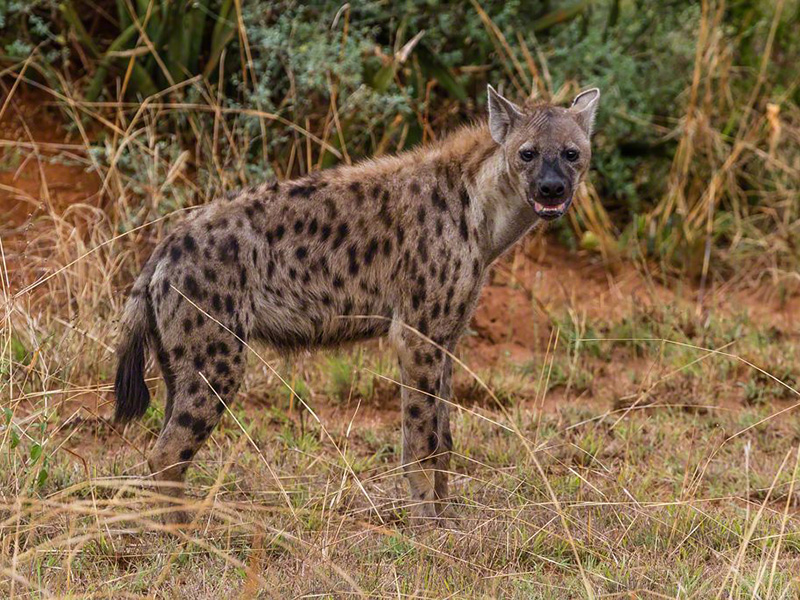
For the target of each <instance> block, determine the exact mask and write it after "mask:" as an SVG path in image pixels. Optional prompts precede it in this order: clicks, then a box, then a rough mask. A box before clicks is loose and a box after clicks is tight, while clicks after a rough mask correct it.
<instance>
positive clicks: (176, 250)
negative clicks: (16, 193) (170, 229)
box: [169, 246, 183, 262]
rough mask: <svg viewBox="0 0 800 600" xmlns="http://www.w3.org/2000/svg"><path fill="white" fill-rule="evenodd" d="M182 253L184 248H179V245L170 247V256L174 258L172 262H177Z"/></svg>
mask: <svg viewBox="0 0 800 600" xmlns="http://www.w3.org/2000/svg"><path fill="white" fill-rule="evenodd" d="M182 255H183V250H181V249H180V248H178V246H173V247H172V248H170V249H169V257H170V258H171V259H172V262H177V261H178V260H179V259H180V257H181V256H182Z"/></svg>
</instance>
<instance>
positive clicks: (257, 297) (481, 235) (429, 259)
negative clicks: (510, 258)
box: [116, 90, 596, 519]
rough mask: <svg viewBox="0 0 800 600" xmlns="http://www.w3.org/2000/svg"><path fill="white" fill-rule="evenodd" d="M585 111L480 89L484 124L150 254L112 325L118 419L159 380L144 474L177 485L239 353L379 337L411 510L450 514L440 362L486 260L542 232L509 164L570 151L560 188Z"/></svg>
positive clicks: (422, 514)
mask: <svg viewBox="0 0 800 600" xmlns="http://www.w3.org/2000/svg"><path fill="white" fill-rule="evenodd" d="M579 98H580V97H579ZM595 100H596V97H595V98H594V99H593V100H592V103H591V105H589V107H588V108H587V107H585V106H582V105H581V103H579V102H578V100H576V105H575V106H573V107H572V108H570V109H565V108H559V107H556V106H551V105H538V106H528V107H522V108H520V107H517V106H516V105H513V104H511V103H510V102H508V101H507V100H505V99H504V98H502V97H500V96H499V95H497V94H496V93H495V92H494V91H493V90H491V93H490V109H491V111H490V119H489V122H488V123H484V124H479V125H475V126H471V127H467V128H464V129H461V130H459V131H457V132H455V133H454V134H452V135H450V136H449V137H446V138H445V139H443V140H442V141H441V142H439V143H436V144H433V145H431V146H429V147H425V148H421V149H417V150H414V151H411V152H407V153H404V154H400V155H399V156H396V157H392V158H382V159H378V160H373V161H366V162H363V163H360V164H358V165H355V166H352V167H341V168H337V169H333V170H329V171H324V172H320V173H315V174H313V175H310V176H308V177H304V178H302V179H300V180H296V181H288V182H285V183H281V184H277V183H274V182H273V183H265V184H262V185H259V186H256V187H253V188H249V189H245V190H241V191H238V192H235V193H231V194H228V195H227V196H225V197H224V198H222V199H220V200H218V201H215V202H212V203H211V204H209V205H208V206H206V207H204V208H203V209H200V210H198V211H196V212H194V213H192V215H191V216H190V217H189V218H188V219H187V220H186V221H184V222H183V223H182V224H180V225H179V226H178V227H177V228H176V229H175V231H174V232H172V233H171V234H170V235H169V236H168V237H167V238H166V239H164V240H163V241H162V242H161V243H160V244H159V246H158V247H157V248H156V250H155V251H154V253H153V255H152V257H151V259H150V260H149V261H148V263H147V265H146V266H145V268H144V270H143V271H142V273H141V275H140V276H139V278H138V279H137V280H136V282H135V284H134V286H133V289H132V291H131V295H130V298H129V300H128V304H127V306H126V312H125V315H124V319H123V325H124V328H123V333H124V335H123V339H122V342H121V344H120V349H119V357H120V362H119V367H118V374H117V380H116V402H117V404H116V416H117V418H118V419H119V420H120V421H128V420H130V419H133V418H135V417H138V416H141V415H142V414H143V413H144V411H145V410H146V408H147V405H148V403H149V400H150V397H149V393H148V392H147V387H146V386H145V383H144V378H143V369H144V360H143V356H144V349H145V345H146V346H148V347H149V348H150V349H151V350H152V351H153V353H154V355H155V357H156V359H157V362H158V364H159V365H160V368H161V372H162V374H163V377H164V379H165V381H166V388H167V399H166V410H165V422H164V425H163V429H162V431H161V434H160V436H159V438H158V440H157V442H156V444H155V447H154V448H153V450H152V452H151V454H150V455H149V459H148V460H149V464H150V468H151V470H152V472H153V474H154V477H155V478H156V479H157V480H158V481H161V482H169V483H173V484H174V483H176V482H181V481H182V480H183V477H184V473H185V471H186V468H187V466H188V464H189V462H190V461H191V460H192V458H193V457H194V456H195V454H196V453H197V451H198V450H199V448H200V447H201V446H202V444H203V443H204V442H205V440H206V439H207V438H208V436H209V435H210V434H211V432H212V430H213V429H214V427H215V425H216V424H217V423H218V422H219V420H220V418H221V416H222V413H223V412H224V411H225V406H226V405H228V406H230V405H231V404H233V402H234V399H235V395H236V392H237V390H238V389H239V386H240V384H241V382H242V378H243V375H244V369H245V342H247V343H249V342H252V341H261V342H265V343H266V344H269V345H271V346H273V347H274V348H277V349H279V350H283V351H296V350H300V349H310V348H320V347H326V346H337V345H339V344H341V343H344V342H351V341H355V340H362V339H367V338H373V337H376V336H388V337H389V338H390V340H391V341H392V342H393V345H394V347H395V348H396V350H397V354H398V357H399V361H400V369H401V376H402V383H403V387H402V412H403V417H402V429H403V456H404V458H403V462H404V465H405V470H406V475H407V477H408V480H409V482H410V488H411V495H412V504H411V507H412V512H413V514H414V515H415V516H416V517H418V518H421V519H427V518H430V519H437V518H442V517H444V516H446V515H447V512H448V510H449V509H448V508H447V503H446V502H445V501H446V499H447V497H448V485H447V475H448V471H449V464H450V452H451V450H452V447H453V438H452V435H451V432H450V422H449V414H448V401H449V399H450V394H451V385H450V381H451V376H452V364H451V359H450V358H449V356H448V353H450V352H452V351H453V350H454V348H455V346H456V342H457V341H458V339H459V337H460V336H461V334H462V333H463V331H464V329H465V327H466V326H467V324H468V322H469V319H470V316H471V315H472V312H473V310H474V308H475V304H476V302H477V300H478V296H479V294H480V291H481V288H482V286H483V284H484V281H485V278H486V273H487V269H488V268H489V266H490V265H491V263H492V262H493V261H494V260H496V259H497V257H498V256H500V255H501V254H502V253H503V252H504V251H505V250H507V249H508V248H509V247H510V246H511V245H512V244H513V243H514V242H515V241H516V240H518V239H519V238H520V237H521V236H522V235H524V234H525V233H526V232H527V231H529V230H530V229H531V228H532V227H534V226H535V225H536V224H537V223H538V222H539V220H540V219H539V218H538V216H537V214H536V211H535V210H534V208H533V206H534V205H533V200H532V198H533V197H534V196H535V189H534V188H535V186H536V183H537V181H538V180H539V179H541V173H542V172H543V169H544V167H543V166H541V165H539V166H536V165H535V164H533V165H528V164H527V163H526V165H520V164H519V160H518V158H517V155H518V152H520V149H521V148H526V147H529V146H531V145H536V146H537V148H538V149H539V152H540V154H541V155H542V157H543V158H542V160H543V161H545V160H551V159H552V160H553V161H556V160H557V155H558V153H560V152H562V151H563V149H564V148H565V147H567V146H570V147H577V148H579V149H580V152H581V153H582V158H581V162H580V163H579V164H573V165H571V166H570V168H569V169H568V168H567V166H564V167H563V168H562V172H563V171H567V175H568V176H569V182H568V183H569V185H570V189H572V190H574V189H575V187H576V186H577V183H578V181H579V180H580V178H581V177H582V176H583V174H584V173H585V171H586V168H587V166H588V159H589V152H590V151H589V135H590V127H591V119H589V121H588V123H589V125H588V126H587V125H586V119H587V117H588V115H587V114H586V111H587V110H591V112H592V114H593V112H594V101H595ZM498 135H500V137H499V138H498ZM551 155H552V156H551ZM530 162H533V161H530ZM543 164H545V163H544V162H542V165H543ZM553 164H555V163H553ZM570 169H571V170H570ZM531 190H534V191H531ZM164 492H165V493H174V494H177V493H178V490H177V488H176V487H175V486H174V485H173V486H164ZM182 518H183V517H182V516H179V517H178V519H182Z"/></svg>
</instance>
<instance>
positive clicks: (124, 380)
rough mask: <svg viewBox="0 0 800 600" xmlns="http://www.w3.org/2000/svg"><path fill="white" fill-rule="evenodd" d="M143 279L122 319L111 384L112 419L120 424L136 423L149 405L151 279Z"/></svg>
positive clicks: (131, 296) (134, 291)
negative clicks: (147, 356)
mask: <svg viewBox="0 0 800 600" xmlns="http://www.w3.org/2000/svg"><path fill="white" fill-rule="evenodd" d="M145 275H146V274H145V273H142V276H140V278H139V281H137V282H136V284H135V285H134V287H133V291H132V292H131V295H130V297H129V298H128V302H127V304H126V305H125V312H124V314H123V317H122V323H121V335H122V338H121V340H120V343H119V346H118V347H117V360H118V363H117V377H116V380H115V381H114V394H115V396H116V410H115V412H114V418H115V419H116V420H117V421H118V422H120V423H127V422H128V421H132V420H133V419H138V418H139V417H141V416H142V415H144V413H145V411H146V410H147V407H148V406H149V405H150V390H148V389H147V385H146V384H145V382H144V363H145V351H146V349H147V337H148V336H147V322H148V321H147V314H148V310H150V308H149V306H148V302H149V301H150V298H149V293H148V290H147V287H148V286H147V283H146V282H148V280H149V279H150V278H149V277H145ZM143 280H144V281H143ZM140 283H143V285H140Z"/></svg>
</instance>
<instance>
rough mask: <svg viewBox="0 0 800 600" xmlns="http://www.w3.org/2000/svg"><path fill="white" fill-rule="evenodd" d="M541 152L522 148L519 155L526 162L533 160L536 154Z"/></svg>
mask: <svg viewBox="0 0 800 600" xmlns="http://www.w3.org/2000/svg"><path fill="white" fill-rule="evenodd" d="M537 154H539V153H538V152H537V151H536V150H520V151H519V157H520V158H521V159H522V160H524V161H525V162H531V161H532V160H533V159H534V158H536V155H537Z"/></svg>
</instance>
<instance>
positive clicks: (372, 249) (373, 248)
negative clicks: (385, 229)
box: [364, 238, 378, 265]
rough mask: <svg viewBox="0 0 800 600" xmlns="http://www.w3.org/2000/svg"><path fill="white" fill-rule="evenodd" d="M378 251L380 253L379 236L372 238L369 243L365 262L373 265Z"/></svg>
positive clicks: (365, 253)
mask: <svg viewBox="0 0 800 600" xmlns="http://www.w3.org/2000/svg"><path fill="white" fill-rule="evenodd" d="M377 253H378V240H377V238H372V239H371V240H370V241H369V245H368V246H367V249H366V251H365V252H364V262H365V263H367V264H368V265H371V264H372V261H373V260H374V259H375V255H376V254H377Z"/></svg>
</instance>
